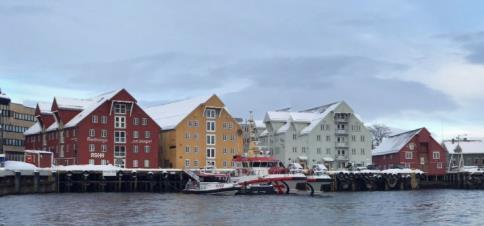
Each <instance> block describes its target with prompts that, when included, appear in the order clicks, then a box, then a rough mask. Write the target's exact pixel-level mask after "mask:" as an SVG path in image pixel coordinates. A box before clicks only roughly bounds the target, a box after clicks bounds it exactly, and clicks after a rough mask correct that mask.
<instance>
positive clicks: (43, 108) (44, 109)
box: [37, 102, 52, 114]
mask: <svg viewBox="0 0 484 226" xmlns="http://www.w3.org/2000/svg"><path fill="white" fill-rule="evenodd" d="M37 105H38V106H39V110H40V113H41V114H52V111H51V110H50V109H51V107H52V104H51V103H47V102H39V103H37Z"/></svg>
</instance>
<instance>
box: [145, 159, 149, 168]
mask: <svg viewBox="0 0 484 226" xmlns="http://www.w3.org/2000/svg"><path fill="white" fill-rule="evenodd" d="M148 167H150V160H148V159H145V168H148Z"/></svg>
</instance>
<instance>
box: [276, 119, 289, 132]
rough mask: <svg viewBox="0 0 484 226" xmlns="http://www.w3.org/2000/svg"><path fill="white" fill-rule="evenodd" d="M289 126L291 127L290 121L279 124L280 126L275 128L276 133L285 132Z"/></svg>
mask: <svg viewBox="0 0 484 226" xmlns="http://www.w3.org/2000/svg"><path fill="white" fill-rule="evenodd" d="M289 128H291V121H288V122H286V124H284V125H283V126H281V128H279V129H278V130H277V132H276V134H280V133H285V132H287V131H288V130H289Z"/></svg>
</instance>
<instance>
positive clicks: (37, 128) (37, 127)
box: [24, 122, 42, 135]
mask: <svg viewBox="0 0 484 226" xmlns="http://www.w3.org/2000/svg"><path fill="white" fill-rule="evenodd" d="M40 131H42V128H40V123H39V122H36V123H35V124H34V125H32V126H31V127H30V128H28V129H27V130H26V131H25V132H24V135H32V134H37V133H40Z"/></svg>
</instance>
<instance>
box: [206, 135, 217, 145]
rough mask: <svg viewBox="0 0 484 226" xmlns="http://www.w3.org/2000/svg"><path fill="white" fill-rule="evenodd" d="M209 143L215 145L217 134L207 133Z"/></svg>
mask: <svg viewBox="0 0 484 226" xmlns="http://www.w3.org/2000/svg"><path fill="white" fill-rule="evenodd" d="M207 144H208V145H215V135H211V134H210V135H207Z"/></svg>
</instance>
